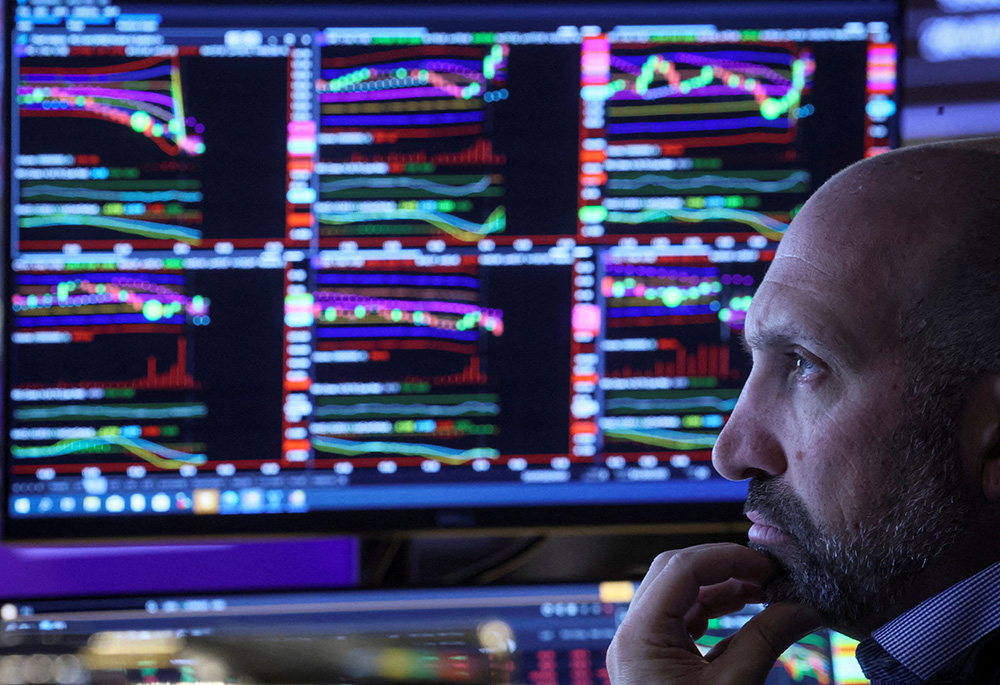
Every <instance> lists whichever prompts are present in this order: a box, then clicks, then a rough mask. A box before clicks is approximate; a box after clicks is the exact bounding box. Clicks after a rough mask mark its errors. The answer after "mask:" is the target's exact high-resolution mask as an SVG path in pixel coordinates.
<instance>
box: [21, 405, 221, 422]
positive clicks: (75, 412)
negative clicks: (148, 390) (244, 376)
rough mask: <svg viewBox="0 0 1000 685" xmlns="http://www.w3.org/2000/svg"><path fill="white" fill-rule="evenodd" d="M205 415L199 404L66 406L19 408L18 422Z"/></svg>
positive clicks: (206, 410)
mask: <svg viewBox="0 0 1000 685" xmlns="http://www.w3.org/2000/svg"><path fill="white" fill-rule="evenodd" d="M207 413H208V407H206V406H205V404H204V403H202V402H160V403H154V404H65V405H57V406H49V407H18V408H17V409H15V410H14V418H15V419H17V420H19V421H72V420H76V419H109V420H110V419H136V420H141V419H192V418H200V417H203V416H205V415H206V414H207Z"/></svg>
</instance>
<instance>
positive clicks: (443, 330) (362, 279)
mask: <svg viewBox="0 0 1000 685" xmlns="http://www.w3.org/2000/svg"><path fill="white" fill-rule="evenodd" d="M464 262H465V263H463V264H460V265H455V266H451V267H446V268H444V269H440V268H433V267H417V266H416V265H415V264H413V265H410V264H406V263H405V262H404V263H399V262H392V263H391V265H390V264H389V263H386V264H385V265H380V264H379V263H378V262H377V261H376V262H373V263H370V264H367V265H366V266H365V268H363V269H360V268H359V269H346V268H336V269H321V270H319V271H318V272H317V275H316V284H317V290H316V291H315V292H314V293H313V296H312V299H313V317H314V320H315V323H316V339H317V341H318V343H317V344H318V346H319V347H318V351H317V352H316V353H314V354H313V363H314V364H315V365H316V367H317V371H316V373H317V378H318V379H319V380H320V381H321V382H322V383H324V384H327V385H329V384H333V386H332V387H337V385H336V384H347V385H345V386H343V387H345V388H350V387H352V386H350V383H352V382H354V381H356V380H357V381H360V380H371V379H382V380H383V381H384V382H385V383H386V384H387V385H386V386H385V387H387V388H389V389H387V390H385V392H384V393H383V394H379V395H375V396H371V395H367V396H366V395H357V394H354V393H344V394H341V395H338V396H334V397H325V396H324V397H318V398H316V407H315V409H314V412H313V416H312V423H311V425H310V432H311V433H312V438H311V439H312V445H313V447H314V448H315V449H316V450H319V451H325V452H330V453H335V454H340V455H343V456H344V457H345V458H352V457H358V458H362V457H365V456H366V455H371V454H385V455H389V456H397V457H399V458H405V457H418V456H419V457H424V458H426V459H431V460H434V461H439V462H442V463H445V464H460V463H465V462H466V461H470V460H474V459H479V458H489V459H493V458H496V457H497V456H498V455H499V452H498V450H497V449H495V448H494V447H493V446H492V445H490V442H491V441H492V440H493V439H494V436H495V435H497V433H498V428H497V425H496V423H495V420H496V419H497V418H498V417H499V416H500V414H501V404H502V403H501V401H500V397H499V395H498V394H497V393H496V392H495V391H493V390H492V389H491V382H490V379H489V378H488V375H487V374H486V373H485V372H484V369H483V368H482V365H481V360H480V356H481V355H482V354H483V353H484V352H485V350H486V348H487V346H488V345H489V342H488V341H489V340H497V339H501V338H502V336H503V335H504V330H505V329H504V312H503V311H502V310H500V309H498V308H495V307H489V306H487V305H486V304H485V303H484V302H483V301H482V294H481V290H482V279H481V277H480V275H479V266H478V264H477V263H476V261H475V260H474V259H466V260H464ZM390 267H391V268H390ZM360 433H364V434H368V435H372V436H376V435H377V436H380V437H382V438H384V439H379V440H367V441H358V440H356V436H357V435H358V434H360ZM417 436H419V437H421V438H423V439H424V440H425V441H428V442H421V441H415V440H414V438H415V437H417ZM429 441H433V442H429Z"/></svg>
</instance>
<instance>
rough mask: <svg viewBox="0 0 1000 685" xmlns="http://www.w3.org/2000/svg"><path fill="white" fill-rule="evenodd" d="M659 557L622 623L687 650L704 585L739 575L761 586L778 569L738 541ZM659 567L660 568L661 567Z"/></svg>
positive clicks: (653, 640)
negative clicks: (689, 621)
mask: <svg viewBox="0 0 1000 685" xmlns="http://www.w3.org/2000/svg"><path fill="white" fill-rule="evenodd" d="M664 559H665V560H661V559H659V558H658V561H657V563H656V565H655V567H654V568H651V569H650V572H649V573H648V574H647V575H646V578H645V579H644V580H643V586H641V589H642V590H643V592H642V593H641V595H640V594H638V593H637V596H636V597H635V598H634V599H633V600H632V605H631V606H630V607H629V611H628V614H627V615H626V616H625V620H624V622H623V626H624V625H626V624H631V623H638V624H640V625H642V626H643V631H644V632H646V633H647V637H646V641H647V642H648V643H649V644H650V645H659V646H665V647H683V648H687V647H688V645H690V643H691V638H690V636H689V635H688V632H687V628H686V621H685V616H686V615H687V613H688V612H689V611H691V609H692V608H693V607H694V606H695V604H696V602H697V601H698V595H699V593H700V592H701V589H702V588H703V587H706V586H711V585H717V584H719V583H723V582H725V581H728V580H729V579H730V578H735V579H737V580H740V581H746V582H749V583H755V584H760V583H763V582H764V580H766V579H767V578H768V577H769V576H770V575H771V573H772V572H773V571H774V566H773V563H772V562H771V560H770V559H768V558H767V557H765V556H764V555H763V554H760V553H759V552H755V551H753V550H751V549H749V548H747V547H743V546H741V545H736V544H729V543H723V544H715V545H701V546H698V547H691V548H689V549H684V550H679V551H677V552H674V553H673V554H671V555H669V556H668V557H665V558H664ZM656 567H659V570H656Z"/></svg>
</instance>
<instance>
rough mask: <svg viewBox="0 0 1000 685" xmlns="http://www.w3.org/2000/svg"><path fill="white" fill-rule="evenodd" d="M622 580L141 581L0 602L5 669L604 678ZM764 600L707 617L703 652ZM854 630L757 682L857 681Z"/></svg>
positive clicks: (225, 677) (199, 679)
mask: <svg viewBox="0 0 1000 685" xmlns="http://www.w3.org/2000/svg"><path fill="white" fill-rule="evenodd" d="M634 589H635V584H634V583H631V582H609V583H585V584H584V583H581V584H574V585H526V586H490V587H475V588H466V587H449V588H433V589H412V588H411V589H400V590H392V589H381V590H347V591H337V592H295V593H292V592H285V593H271V594H236V593H225V594H217V595H176V594H175V595H144V596H135V597H117V598H84V599H68V600H64V599H47V600H38V601H30V600H19V601H15V602H9V603H5V604H3V606H2V607H0V629H2V630H3V635H4V640H3V643H2V644H0V673H2V674H4V676H5V680H6V681H8V682H12V683H36V684H38V685H44V684H49V683H51V684H52V685H88V684H89V683H114V684H116V685H131V684H133V683H134V684H136V685H138V684H140V683H154V682H155V683H205V682H212V683H219V684H220V685H221V684H222V683H244V682H254V683H299V684H308V683H330V682H348V683H394V682H399V683H481V684H483V685H487V684H490V685H502V684H505V683H526V684H530V685H583V684H585V683H586V684H589V685H597V684H601V683H604V684H606V683H608V672H607V668H606V667H605V652H606V651H607V648H608V645H609V643H610V642H611V638H612V637H613V636H614V633H615V629H616V628H617V627H618V624H619V623H621V620H622V618H623V617H624V615H625V612H626V610H627V609H628V603H629V601H630V600H631V599H632V595H633V592H634ZM760 609H761V607H760V606H759V605H751V606H748V607H746V608H745V609H743V610H742V611H740V612H738V613H735V614H732V615H729V616H723V617H721V618H717V619H712V620H711V621H710V622H709V625H708V630H707V632H706V633H705V635H704V636H702V637H700V638H699V639H698V641H697V644H698V647H699V649H700V650H701V651H702V652H707V651H708V650H709V649H710V648H711V647H712V646H713V645H715V644H717V643H718V642H719V641H721V640H723V639H725V638H726V637H727V636H729V635H732V634H733V633H734V632H735V631H736V630H738V629H739V628H740V627H741V626H743V624H745V623H746V622H747V621H748V620H750V619H751V618H752V617H753V616H754V615H755V614H756V613H757V612H758V611H760ZM856 644H857V643H856V642H854V641H852V640H850V639H849V638H846V637H844V636H843V635H840V634H838V633H834V632H832V631H828V630H822V631H819V632H817V633H814V634H812V635H808V636H806V637H804V638H802V639H801V640H799V641H798V642H796V643H795V644H793V645H792V646H791V647H789V648H788V649H787V650H786V651H785V652H784V653H783V654H782V655H781V657H780V659H779V660H778V661H777V662H776V663H775V665H774V668H773V669H772V670H771V672H770V674H769V675H768V677H767V685H791V684H793V683H797V684H799V685H857V684H862V683H867V682H868V681H867V680H865V678H864V677H863V675H862V674H861V672H860V669H859V667H858V665H857V662H856V661H855V660H854V651H855V647H856Z"/></svg>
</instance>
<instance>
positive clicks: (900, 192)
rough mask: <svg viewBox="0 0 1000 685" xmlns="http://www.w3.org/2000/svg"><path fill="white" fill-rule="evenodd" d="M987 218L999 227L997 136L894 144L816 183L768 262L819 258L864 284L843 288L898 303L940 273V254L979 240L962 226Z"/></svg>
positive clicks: (999, 141) (999, 152) (969, 227)
mask: <svg viewBox="0 0 1000 685" xmlns="http://www.w3.org/2000/svg"><path fill="white" fill-rule="evenodd" d="M990 217H995V221H996V222H997V228H998V229H1000V138H989V139H979V140H975V141H962V142H955V143H942V144H933V145H923V146H918V147H913V148H904V149H901V150H896V151H893V152H889V153H886V154H883V155H879V156H877V157H874V158H871V159H866V160H864V161H862V162H859V163H857V164H855V165H853V166H851V167H848V168H847V169H845V170H844V171H842V172H841V173H839V174H838V175H836V176H835V177H834V178H832V179H831V180H830V181H829V182H827V183H826V184H825V185H823V187H822V188H820V190H819V191H818V192H817V193H815V194H814V195H813V197H812V198H811V199H810V200H809V201H808V202H807V203H806V205H805V206H804V207H803V208H802V210H801V211H800V212H799V214H798V215H797V216H796V218H795V220H794V221H793V222H792V224H791V226H790V227H789V229H788V232H787V233H786V235H785V238H784V239H783V240H782V243H781V247H780V248H779V250H778V258H777V260H776V262H775V265H776V266H778V265H779V264H780V263H781V260H782V259H783V258H785V257H793V258H795V259H805V260H807V261H810V262H814V263H822V264H825V265H826V268H836V269H837V270H839V271H840V272H842V273H841V274H840V275H841V276H843V277H844V278H845V279H846V281H849V282H851V281H853V282H856V283H857V284H858V285H863V286H864V287H861V288H857V289H856V291H855V292H853V296H855V297H861V298H863V299H867V298H869V297H878V298H882V299H885V298H887V297H890V298H893V299H895V300H896V302H895V304H896V305H898V306H900V307H902V306H905V304H906V303H907V302H912V301H913V298H914V296H915V294H916V293H917V292H920V294H921V295H923V292H921V291H923V290H924V288H920V287H919V285H920V284H924V285H925V286H927V287H929V286H930V284H931V281H933V280H934V279H935V278H936V277H938V276H939V275H940V274H939V272H940V266H939V265H940V264H941V259H942V257H943V255H945V254H947V253H949V251H955V250H956V249H957V248H958V246H959V243H967V242H969V241H970V240H972V241H976V240H978V239H981V236H974V235H972V232H974V231H975V229H976V227H977V226H978V225H980V224H982V223H983V222H984V220H985V221H986V222H989V218H990ZM997 235H1000V231H998V233H997ZM990 242H991V243H996V242H997V241H996V238H994V239H993V240H991V241H990ZM977 249H981V248H977ZM987 249H988V247H987Z"/></svg>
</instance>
